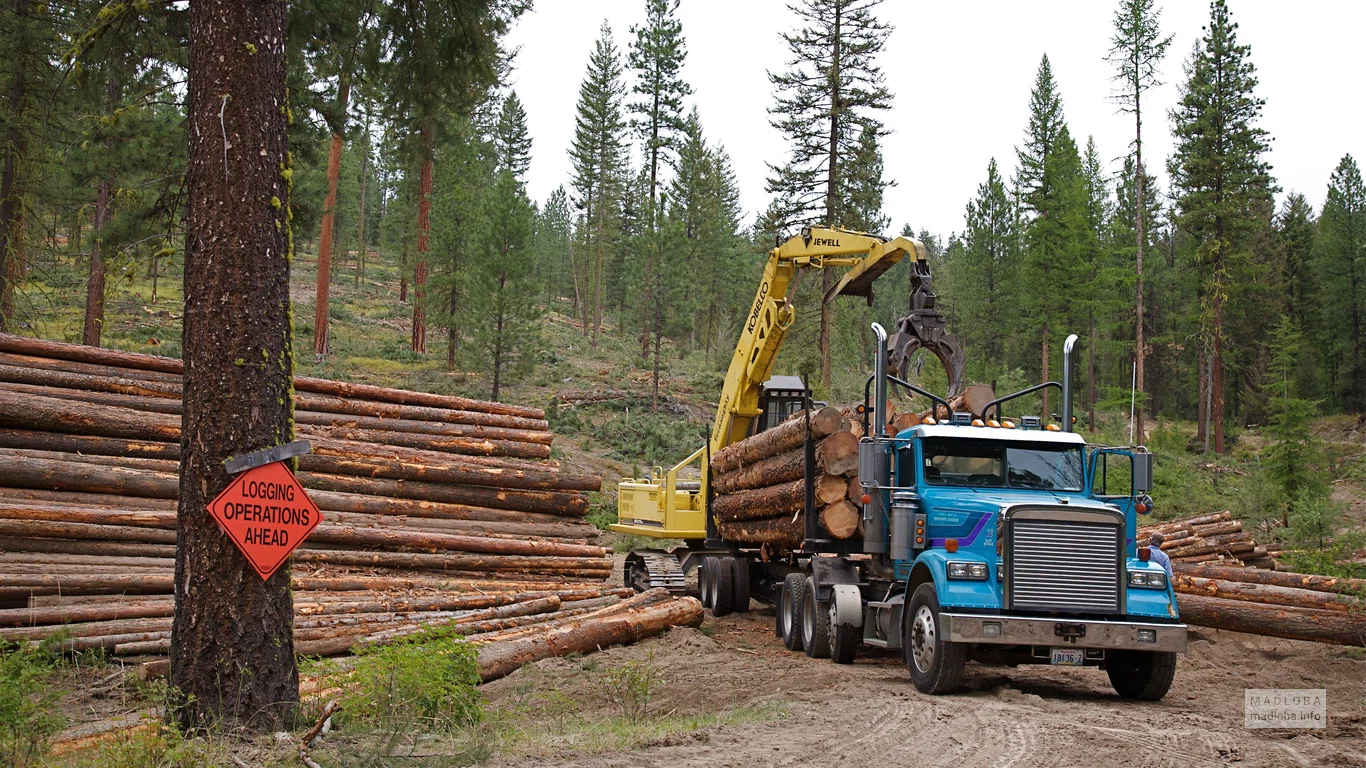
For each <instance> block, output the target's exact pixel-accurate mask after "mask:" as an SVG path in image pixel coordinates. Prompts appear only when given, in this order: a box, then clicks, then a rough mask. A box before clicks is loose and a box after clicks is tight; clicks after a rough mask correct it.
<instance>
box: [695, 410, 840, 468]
mask: <svg viewBox="0 0 1366 768" xmlns="http://www.w3.org/2000/svg"><path fill="white" fill-rule="evenodd" d="M843 421H844V416H843V415H842V414H841V413H840V409H838V408H829V407H827V408H822V409H820V410H819V411H816V412H815V413H812V414H811V437H812V439H813V440H819V439H820V438H823V437H825V436H826V435H829V434H832V433H834V432H836V431H838V430H839V428H840V425H841V424H842V423H843ZM805 441H806V418H805V417H804V416H802V415H801V414H798V415H795V416H793V417H792V418H790V419H788V420H787V421H784V422H783V423H782V424H779V425H778V426H776V427H772V428H770V429H766V430H764V431H763V432H760V433H759V434H757V435H754V436H753V437H747V438H745V439H744V440H741V441H740V442H738V443H733V444H731V445H728V446H726V447H725V448H722V449H721V450H719V451H717V452H716V455H715V456H712V459H711V470H712V472H714V473H725V472H733V471H735V470H737V469H739V468H740V467H742V466H743V465H745V464H749V463H752V462H756V461H759V460H761V459H766V458H768V457H770V456H776V455H778V454H780V453H783V452H785V451H790V450H792V449H793V448H796V447H797V446H799V445H802V444H803V443H804V442H805Z"/></svg>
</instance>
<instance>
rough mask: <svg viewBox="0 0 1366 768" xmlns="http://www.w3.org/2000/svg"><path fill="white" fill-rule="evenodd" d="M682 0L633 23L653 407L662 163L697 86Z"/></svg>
mask: <svg viewBox="0 0 1366 768" xmlns="http://www.w3.org/2000/svg"><path fill="white" fill-rule="evenodd" d="M677 13H678V0H646V3H645V19H646V22H645V25H644V26H639V27H632V28H631V32H632V33H634V34H635V36H636V39H635V41H634V42H633V43H632V44H631V50H630V53H629V55H628V57H627V61H628V63H629V65H630V67H631V70H632V71H633V72H634V73H635V76H636V84H635V87H634V88H633V89H632V93H633V94H635V96H637V97H638V98H637V99H636V100H635V101H632V102H631V105H630V110H631V112H632V113H633V115H634V116H633V117H632V118H631V126H632V128H634V129H635V131H636V133H637V134H638V135H639V136H640V137H641V140H642V141H643V142H644V150H645V163H646V166H647V169H648V171H649V174H650V194H649V201H648V206H647V211H648V216H647V229H648V230H649V233H650V236H649V237H648V238H647V242H646V243H645V244H644V245H645V304H646V305H647V306H648V307H649V310H648V311H647V312H646V316H647V317H646V321H645V323H644V326H643V329H642V333H641V351H642V354H644V353H647V352H648V350H649V346H650V343H651V339H652V337H653V343H654V383H653V394H652V395H651V400H650V408H651V410H653V411H658V410H659V353H660V344H661V342H662V333H663V331H662V329H661V328H660V324H661V323H662V322H663V315H664V313H665V311H666V308H665V307H664V306H663V303H662V302H663V298H662V296H661V294H662V293H663V291H664V286H663V285H661V284H660V277H659V275H660V274H662V273H663V272H665V271H666V269H665V267H664V265H663V264H662V263H660V259H661V258H662V257H663V255H664V254H663V246H662V242H663V241H662V238H661V236H660V232H659V226H658V224H659V222H658V218H659V215H660V214H661V213H662V211H663V209H664V206H663V205H662V204H661V203H660V202H659V198H658V195H657V194H656V192H657V189H658V186H659V170H660V169H659V166H660V163H661V162H664V163H667V162H670V161H671V160H672V159H674V158H675V157H677V153H678V147H679V141H680V137H681V134H682V132H683V99H684V98H686V97H687V96H688V94H690V93H692V89H691V88H690V87H689V86H688V84H687V83H685V82H683V78H682V75H681V71H682V69H683V60H684V58H685V57H686V56H687V50H686V48H685V47H684V43H683V25H682V24H681V23H679V21H678V19H677V18H676V14H677Z"/></svg>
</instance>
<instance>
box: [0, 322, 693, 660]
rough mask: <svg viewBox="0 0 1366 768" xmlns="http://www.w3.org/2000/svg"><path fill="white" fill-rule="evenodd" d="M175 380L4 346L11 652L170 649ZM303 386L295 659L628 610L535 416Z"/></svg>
mask: <svg viewBox="0 0 1366 768" xmlns="http://www.w3.org/2000/svg"><path fill="white" fill-rule="evenodd" d="M180 371H181V362H180V361H179V360H172V359H169V358H160V357H153V356H149V355H140V354H136V353H129V352H120V351H117V350H106V349H98V348H91V347H84V346H79V345H70V344H61V343H57V342H48V341H41V340H35V339H27V338H22V337H17V336H9V335H5V334H0V466H3V468H4V469H3V471H0V640H7V641H38V640H41V639H43V638H46V637H48V636H50V635H52V634H54V633H56V632H58V631H61V632H62V633H64V635H65V637H66V639H65V641H64V642H65V643H66V644H67V646H68V647H69V648H71V649H89V648H102V649H105V650H107V651H109V652H111V653H113V654H114V655H119V656H127V657H144V658H145V657H147V656H158V655H162V654H164V653H165V652H166V650H167V649H168V647H169V643H170V629H171V621H172V616H173V613H174V599H173V579H174V572H175V551H176V550H175V542H176V515H177V511H176V505H177V502H176V498H177V496H178V491H179V459H180V450H181V446H180V412H181V401H180V388H181V377H180ZM294 387H295V399H296V407H297V408H298V410H297V411H296V414H295V417H296V423H297V425H298V427H297V433H298V434H297V437H299V438H305V439H308V440H309V441H310V442H311V443H312V447H313V453H311V454H308V455H305V456H303V457H300V459H299V460H298V471H297V476H298V478H299V481H300V482H301V483H302V484H303V485H304V486H305V487H306V488H308V489H309V495H310V496H311V497H312V498H313V500H314V501H315V502H316V503H317V504H318V506H319V507H320V508H321V509H322V511H323V523H322V524H321V525H319V526H318V527H317V528H316V529H315V530H314V532H313V533H312V535H311V536H310V537H309V538H308V540H307V541H306V542H305V543H304V544H303V545H302V547H301V548H300V549H299V550H297V551H296V552H295V554H294V556H293V564H294V570H293V574H294V590H295V593H294V601H295V635H294V641H295V648H296V651H298V652H299V653H300V654H305V655H336V654H341V653H347V652H349V651H350V650H351V649H352V648H353V647H355V646H357V645H360V644H366V643H376V642H385V641H387V640H390V639H393V638H396V637H402V636H404V635H406V634H411V633H413V632H416V631H419V630H420V629H421V628H422V627H423V626H428V625H433V624H453V625H456V626H458V627H459V628H460V630H461V632H462V633H467V634H471V635H473V634H483V633H494V632H505V631H509V630H512V629H523V628H527V627H532V626H540V625H546V626H547V627H550V626H560V625H561V624H563V623H565V622H572V621H573V620H580V621H586V620H587V619H588V618H589V617H591V616H594V615H595V614H594V612H595V611H601V610H604V609H607V608H611V607H613V606H614V605H616V604H620V603H622V601H623V600H624V599H626V598H628V597H629V596H630V594H631V593H630V591H629V590H621V589H615V588H611V587H608V586H606V585H605V584H604V583H603V582H604V581H605V580H606V578H607V577H608V576H609V574H610V572H611V567H612V560H611V558H610V553H609V551H608V550H607V549H605V548H604V547H601V546H598V545H597V544H596V543H594V542H595V541H596V539H597V536H598V532H597V529H596V528H594V527H593V526H592V525H591V524H589V523H588V522H586V521H585V520H584V519H583V517H584V515H585V514H586V513H587V512H588V492H590V491H596V490H598V489H599V487H600V483H601V481H600V479H599V478H597V477H592V476H587V475H579V474H575V473H572V472H569V471H567V470H565V469H563V468H561V467H560V466H559V465H558V463H556V462H552V461H549V456H550V443H551V440H552V435H551V433H550V431H549V426H548V424H547V423H546V421H545V417H544V413H543V412H542V411H541V410H539V409H536V408H528V407H523V406H518V405H510V404H505V403H491V402H483V401H478V400H470V399H468V398H462V397H455V396H450V395H435V394H430V393H423V392H412V391H407V390H400V389H390V388H386V387H378V386H372V385H365V384H350V383H345V382H335V381H328V380H324V379H312V378H307V377H296V378H295V380H294ZM205 514H207V512H205ZM628 608H629V606H628ZM675 610H677V609H675ZM594 624H595V623H594ZM613 626H615V625H613ZM631 626H632V627H635V626H636V625H634V624H632V625H631ZM547 631H549V630H548V629H547ZM593 631H598V630H597V629H596V628H595V629H593ZM644 631H645V630H644V629H641V628H639V627H636V628H635V629H632V630H631V631H630V632H626V635H630V634H632V633H633V632H634V633H635V634H637V635H638V634H639V633H640V632H644ZM633 636H634V635H633ZM623 637H625V635H623ZM160 665H162V662H154V663H153V664H152V668H153V669H154V671H155V668H156V667H158V666H160Z"/></svg>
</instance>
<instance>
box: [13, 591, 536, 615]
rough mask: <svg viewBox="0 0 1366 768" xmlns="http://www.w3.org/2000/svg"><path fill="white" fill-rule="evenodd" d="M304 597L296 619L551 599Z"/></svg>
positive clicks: (297, 598)
mask: <svg viewBox="0 0 1366 768" xmlns="http://www.w3.org/2000/svg"><path fill="white" fill-rule="evenodd" d="M301 594H302V593H295V595H294V615H295V616H296V617H298V616H319V615H337V614H358V613H382V612H386V611H388V612H397V611H409V612H414V611H460V610H469V609H475V608H492V607H494V606H498V605H508V604H510V603H520V602H523V601H525V600H533V599H536V598H539V597H547V594H546V593H543V592H542V593H536V592H530V593H528V592H505V593H501V594H491V595H439V596H430V597H403V598H394V599H390V600H368V601H364V602H362V601H356V600H345V601H325V602H307V601H305V600H304V599H303V598H302V597H301ZM556 597H558V595H556ZM0 618H3V616H0Z"/></svg>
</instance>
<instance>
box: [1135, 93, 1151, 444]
mask: <svg viewBox="0 0 1366 768" xmlns="http://www.w3.org/2000/svg"><path fill="white" fill-rule="evenodd" d="M1140 98H1141V94H1140V93H1135V94H1134V158H1135V160H1134V165H1135V166H1136V168H1137V170H1138V182H1137V185H1136V186H1135V187H1134V191H1135V201H1136V202H1137V203H1138V214H1137V215H1136V216H1135V217H1134V218H1135V222H1134V229H1135V230H1136V238H1137V250H1136V251H1135V259H1134V265H1135V269H1136V271H1137V277H1138V287H1137V290H1136V293H1135V299H1134V340H1135V344H1134V386H1135V387H1136V388H1137V390H1138V391H1139V392H1147V391H1148V390H1147V385H1146V383H1145V379H1144V378H1143V360H1144V358H1146V357H1147V356H1148V355H1147V350H1146V349H1145V348H1144V346H1143V345H1144V343H1145V342H1144V341H1143V182H1144V179H1143V116H1142V114H1143V113H1142V112H1140V111H1139V99H1140ZM1146 407H1147V403H1144V404H1143V406H1142V407H1139V408H1138V409H1136V410H1135V411H1134V439H1135V440H1136V441H1138V444H1139V445H1142V444H1143V410H1144V408H1146Z"/></svg>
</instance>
